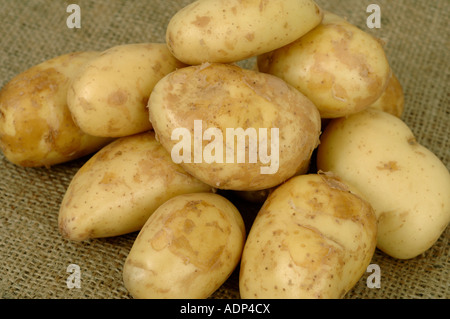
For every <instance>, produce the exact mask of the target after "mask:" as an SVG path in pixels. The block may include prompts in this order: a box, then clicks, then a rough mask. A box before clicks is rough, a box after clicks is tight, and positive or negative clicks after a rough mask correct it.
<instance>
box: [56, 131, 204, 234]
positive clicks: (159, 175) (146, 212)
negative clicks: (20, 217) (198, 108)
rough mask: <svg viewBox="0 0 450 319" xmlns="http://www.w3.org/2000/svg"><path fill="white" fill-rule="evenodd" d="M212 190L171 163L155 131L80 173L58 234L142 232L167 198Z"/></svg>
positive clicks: (114, 146)
mask: <svg viewBox="0 0 450 319" xmlns="http://www.w3.org/2000/svg"><path fill="white" fill-rule="evenodd" d="M210 191H212V188H211V187H209V186H208V185H206V184H204V183H201V182H200V181H198V180H196V179H195V178H193V177H192V176H190V175H189V174H187V173H186V172H185V171H184V170H183V169H182V168H181V167H179V166H178V165H176V164H174V163H173V162H172V161H171V159H170V155H169V154H168V153H167V152H166V150H165V149H164V148H163V147H162V146H161V144H159V143H158V142H157V141H156V139H155V135H154V133H153V132H146V133H140V134H137V135H133V136H127V137H122V138H119V139H117V140H116V141H114V142H112V143H111V144H109V145H108V146H106V147H105V148H103V149H102V150H100V151H99V152H98V153H97V154H95V155H94V156H93V157H92V158H91V159H90V160H89V161H87V162H86V164H84V165H83V166H82V167H81V169H80V170H79V171H78V172H77V173H76V174H75V176H74V177H73V179H72V181H71V183H70V185H69V187H68V189H67V192H66V194H65V196H64V198H63V201H62V203H61V208H60V212H59V218H58V223H59V230H60V233H61V234H62V235H63V237H65V238H68V239H70V240H77V241H81V240H86V239H89V238H98V237H111V236H118V235H122V234H125V233H130V232H133V231H138V230H140V229H141V228H142V226H143V225H144V223H145V222H146V221H147V219H148V218H149V216H150V215H151V214H152V213H153V212H154V211H155V210H156V209H157V208H158V207H159V206H160V205H161V204H163V203H164V202H165V201H167V200H168V199H170V198H172V197H174V196H176V195H180V194H185V193H197V192H210Z"/></svg>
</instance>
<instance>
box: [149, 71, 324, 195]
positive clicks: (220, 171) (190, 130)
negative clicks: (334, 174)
mask: <svg viewBox="0 0 450 319" xmlns="http://www.w3.org/2000/svg"><path fill="white" fill-rule="evenodd" d="M148 107H149V111H150V121H151V122H152V124H153V128H154V130H155V132H156V134H157V137H158V139H159V141H160V142H161V144H162V145H163V146H164V148H165V149H166V150H167V151H168V152H169V153H171V155H172V159H173V160H174V161H175V162H177V163H180V165H182V166H183V168H184V169H186V171H188V172H189V173H190V174H192V175H193V176H195V177H196V178H198V179H199V180H201V181H203V182H204V183H206V184H209V185H211V186H213V187H215V188H219V189H228V190H238V191H254V190H262V189H267V188H271V187H274V186H276V185H279V184H280V183H282V182H284V181H285V180H287V179H288V178H290V177H292V176H293V175H295V174H297V173H298V172H299V171H300V170H303V169H304V168H305V167H306V166H307V165H308V164H309V162H310V158H311V154H312V152H313V150H314V149H315V148H316V147H317V145H318V142H319V135H320V125H321V120H320V115H319V112H318V111H317V108H316V107H315V106H314V104H313V103H311V101H310V100H308V99H307V98H306V97H305V96H303V94H301V93H300V92H298V91H297V90H296V89H295V88H293V87H291V86H290V85H288V84H287V83H285V82H284V81H283V80H281V79H279V78H277V77H275V76H272V75H269V74H264V73H259V72H255V71H252V70H246V69H242V68H240V67H238V66H235V65H227V64H218V63H213V64H209V63H206V64H202V65H200V66H190V67H186V68H183V69H179V70H177V71H175V72H173V73H171V74H169V75H168V76H166V77H164V78H163V79H162V80H161V81H160V82H159V83H158V84H157V85H156V86H155V88H154V90H153V92H152V94H151V96H150V99H149V105H148Z"/></svg>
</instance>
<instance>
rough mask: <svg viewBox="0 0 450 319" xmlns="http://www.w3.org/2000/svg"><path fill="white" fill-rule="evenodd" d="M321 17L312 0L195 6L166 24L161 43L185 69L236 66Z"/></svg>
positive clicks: (202, 0) (220, 1)
mask: <svg viewBox="0 0 450 319" xmlns="http://www.w3.org/2000/svg"><path fill="white" fill-rule="evenodd" d="M322 16H323V13H322V11H321V9H320V8H319V7H318V6H317V4H316V3H315V2H314V1H312V0H284V1H280V0H246V1H241V0H198V1H195V2H193V3H191V4H189V5H188V6H186V7H185V8H183V9H181V10H180V11H178V12H177V13H176V14H175V15H174V16H173V17H172V18H171V20H170V22H169V25H168V26H167V31H166V42H167V45H168V47H169V49H170V51H171V52H172V53H173V55H174V56H175V57H177V58H178V59H179V60H181V61H183V62H184V63H186V64H191V65H195V64H201V63H204V62H210V63H214V62H219V63H229V62H236V61H240V60H244V59H247V58H250V57H252V56H256V55H258V54H262V53H264V52H268V51H271V50H274V49H276V48H279V47H281V46H284V45H286V44H288V43H290V42H292V41H294V40H296V39H298V38H299V37H301V36H302V35H304V34H305V33H306V32H308V31H309V30H311V29H312V28H314V27H315V26H317V25H318V24H319V23H320V21H321V20H322Z"/></svg>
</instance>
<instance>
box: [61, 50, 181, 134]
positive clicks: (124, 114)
mask: <svg viewBox="0 0 450 319" xmlns="http://www.w3.org/2000/svg"><path fill="white" fill-rule="evenodd" d="M183 66H184V64H182V63H181V62H179V61H178V60H176V59H175V58H174V57H173V56H172V55H171V54H170V52H169V51H168V49H167V46H166V45H165V44H164V43H134V44H124V45H119V46H115V47H112V48H109V49H108V50H106V51H104V52H102V53H101V54H100V56H98V57H97V58H96V59H93V60H91V61H90V62H89V63H88V64H86V65H85V67H84V68H83V70H81V71H80V73H79V74H78V75H77V76H76V77H75V78H74V79H73V81H72V83H71V86H70V88H69V91H68V94H67V100H68V106H69V109H70V111H71V113H72V114H73V118H74V120H75V122H76V123H77V124H78V126H79V127H80V128H81V129H82V130H83V131H84V132H86V133H89V134H91V135H94V136H104V137H115V138H116V137H124V136H129V135H133V134H138V133H142V132H145V131H148V130H150V129H151V128H152V127H151V123H150V122H149V120H148V110H147V108H146V106H147V102H148V98H149V96H150V93H151V91H152V89H153V87H154V86H155V84H156V83H157V82H158V81H159V80H160V79H161V78H162V77H164V76H165V75H166V74H168V73H170V72H172V71H173V70H175V69H176V68H178V67H183Z"/></svg>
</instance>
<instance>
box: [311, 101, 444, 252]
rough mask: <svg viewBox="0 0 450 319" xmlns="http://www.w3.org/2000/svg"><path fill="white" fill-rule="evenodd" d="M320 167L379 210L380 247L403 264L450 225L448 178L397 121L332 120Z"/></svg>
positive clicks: (372, 115) (363, 116) (376, 116)
mask: <svg viewBox="0 0 450 319" xmlns="http://www.w3.org/2000/svg"><path fill="white" fill-rule="evenodd" d="M317 167H318V169H319V170H322V171H329V172H332V173H334V174H336V175H338V176H340V177H341V178H342V180H343V181H344V182H345V183H347V184H348V185H349V186H351V187H354V189H356V190H357V191H358V192H359V193H360V194H361V195H362V196H363V197H364V198H365V199H366V200H367V201H368V202H370V204H371V205H372V207H373V208H374V210H375V213H376V215H377V219H378V244H377V245H378V248H379V249H380V250H382V251H384V252H385V253H386V254H388V255H390V256H392V257H395V258H400V259H409V258H414V257H416V256H418V255H420V254H422V253H423V252H425V251H426V250H427V249H429V248H430V247H431V246H432V245H433V244H434V243H435V242H436V240H437V239H438V238H439V236H440V235H441V234H442V232H443V231H444V230H445V228H446V227H447V225H448V223H449V222H450V173H449V171H448V169H447V168H446V167H445V165H444V164H443V163H442V162H441V161H440V159H439V158H437V157H436V156H435V155H434V154H433V153H432V152H431V151H430V150H428V149H427V148H425V147H424V146H422V145H420V144H418V143H417V141H416V139H415V138H414V136H413V133H412V132H411V130H410V129H409V127H408V126H407V125H406V124H405V123H404V122H403V121H402V120H401V119H399V118H397V117H396V116H394V115H391V114H389V113H386V112H382V111H380V110H372V109H371V110H366V111H363V112H361V113H358V114H354V115H352V116H349V117H347V118H342V119H335V120H333V121H331V122H330V123H329V124H328V126H327V128H326V129H325V131H324V134H323V135H322V137H321V144H320V146H319V149H318V153H317Z"/></svg>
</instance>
